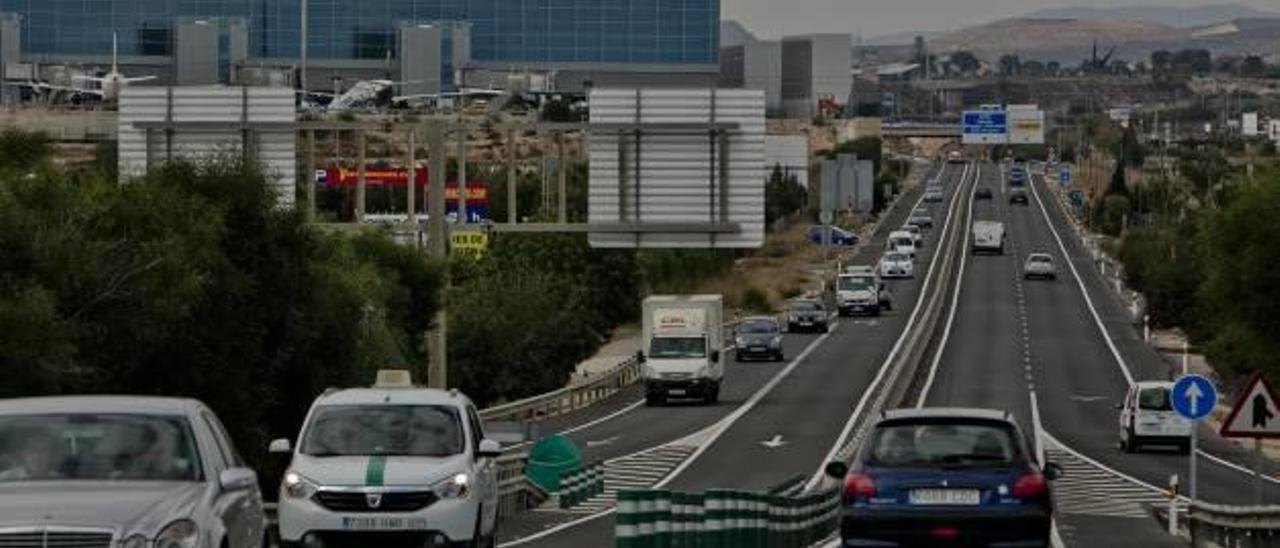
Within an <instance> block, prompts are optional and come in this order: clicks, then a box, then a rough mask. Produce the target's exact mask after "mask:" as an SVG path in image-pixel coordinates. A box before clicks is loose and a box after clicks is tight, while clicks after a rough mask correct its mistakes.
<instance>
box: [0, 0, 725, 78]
mask: <svg viewBox="0 0 1280 548" xmlns="http://www.w3.org/2000/svg"><path fill="white" fill-rule="evenodd" d="M304 11H305V12H306V23H307V24H306V25H305V32H306V43H307V48H306V52H305V54H306V62H305V65H306V75H307V77H306V79H307V86H308V87H309V88H311V89H329V88H331V87H332V85H333V83H332V82H333V81H334V80H335V78H342V79H348V80H350V79H361V78H386V77H391V78H400V77H401V76H402V75H415V74H416V75H422V74H433V75H434V74H439V75H440V82H439V83H438V86H439V89H441V90H447V89H450V88H452V87H455V86H456V87H462V86H469V87H478V86H486V85H487V84H488V83H489V81H488V80H490V79H492V78H493V76H494V75H501V74H503V73H510V72H518V73H525V74H533V73H540V74H543V75H545V76H546V77H547V78H549V79H551V81H552V82H554V86H555V87H556V89H561V90H567V89H573V88H576V87H580V86H581V85H582V82H583V81H585V80H589V81H591V82H592V83H594V84H596V85H608V84H611V83H615V81H616V83H647V84H650V85H660V84H661V83H663V82H662V81H666V80H669V81H670V83H671V84H672V85H680V84H685V85H687V84H708V85H709V84H710V83H712V82H714V81H715V78H716V73H717V71H718V68H719V67H718V63H719V60H718V56H719V23H720V21H719V20H720V0H0V61H3V62H5V63H6V77H8V78H12V77H13V76H14V75H13V74H10V71H9V70H8V69H9V67H8V65H9V64H12V63H15V62H17V63H20V64H26V65H35V66H37V67H38V66H40V65H58V64H62V65H83V64H94V65H107V64H109V63H110V57H111V49H112V37H113V35H114V36H117V37H118V42H119V55H120V62H121V65H122V66H124V67H126V71H128V70H133V71H134V72H145V73H147V74H159V75H160V76H161V78H163V79H165V80H168V81H173V82H178V83H209V82H206V81H207V80H209V79H210V78H211V77H213V78H216V79H217V81H219V82H231V83H235V82H236V80H237V79H238V78H239V79H246V78H248V76H247V75H246V74H248V73H247V72H246V71H250V72H252V71H255V70H256V71H263V70H267V69H271V70H276V71H281V72H283V71H287V72H289V73H290V74H300V73H302V72H303V71H301V70H299V69H300V67H301V66H302V65H303V62H302V58H303V49H302V47H301V43H302V40H303V32H304V25H303V24H302V23H303V12H304ZM15 35H16V36H15ZM15 38H16V39H15ZM15 50H16V51H15ZM133 67H136V68H133ZM503 77H504V78H505V76H503ZM655 78H659V79H660V80H662V81H655ZM427 92H430V91H427Z"/></svg>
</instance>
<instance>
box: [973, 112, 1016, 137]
mask: <svg viewBox="0 0 1280 548" xmlns="http://www.w3.org/2000/svg"><path fill="white" fill-rule="evenodd" d="M962 137H963V141H964V143H966V144H1003V143H1007V142H1009V115H1008V113H1006V112H1005V111H1002V110H966V111H964V117H963V136H962Z"/></svg>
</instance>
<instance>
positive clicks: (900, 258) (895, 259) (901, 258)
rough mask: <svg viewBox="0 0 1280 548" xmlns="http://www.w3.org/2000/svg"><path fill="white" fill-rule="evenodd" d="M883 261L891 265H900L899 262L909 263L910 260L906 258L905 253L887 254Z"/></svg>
mask: <svg viewBox="0 0 1280 548" xmlns="http://www.w3.org/2000/svg"><path fill="white" fill-rule="evenodd" d="M884 260H886V261H889V262H891V263H901V262H905V261H909V260H910V258H908V257H907V255H906V254H905V253H887V254H885V256H884Z"/></svg>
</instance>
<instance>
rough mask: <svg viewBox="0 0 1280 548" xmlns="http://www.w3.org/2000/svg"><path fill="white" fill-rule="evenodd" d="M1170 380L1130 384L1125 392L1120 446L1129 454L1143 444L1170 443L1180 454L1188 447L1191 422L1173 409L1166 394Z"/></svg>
mask: <svg viewBox="0 0 1280 548" xmlns="http://www.w3.org/2000/svg"><path fill="white" fill-rule="evenodd" d="M1172 390H1173V383H1172V382H1166V381H1144V382H1138V383H1134V384H1133V386H1132V387H1130V388H1129V392H1128V393H1126V394H1125V397H1124V402H1122V403H1120V404H1118V405H1116V407H1117V408H1118V409H1120V448H1121V449H1123V450H1125V451H1126V452H1129V453H1133V452H1136V451H1138V450H1139V449H1140V448H1141V447H1142V446H1144V445H1173V446H1176V447H1177V448H1178V449H1179V450H1181V451H1182V452H1183V453H1187V452H1189V451H1190V450H1191V428H1192V427H1193V425H1192V424H1191V421H1189V420H1187V419H1185V418H1183V417H1182V416H1181V415H1178V412H1177V411H1174V409H1173V403H1172V401H1171V400H1170V397H1169V394H1170V392H1171V391H1172Z"/></svg>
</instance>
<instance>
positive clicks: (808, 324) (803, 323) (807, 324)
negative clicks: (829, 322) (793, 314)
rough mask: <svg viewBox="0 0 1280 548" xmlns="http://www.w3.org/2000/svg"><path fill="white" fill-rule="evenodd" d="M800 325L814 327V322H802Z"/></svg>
mask: <svg viewBox="0 0 1280 548" xmlns="http://www.w3.org/2000/svg"><path fill="white" fill-rule="evenodd" d="M800 325H803V326H806V327H808V326H810V325H813V322H800Z"/></svg>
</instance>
